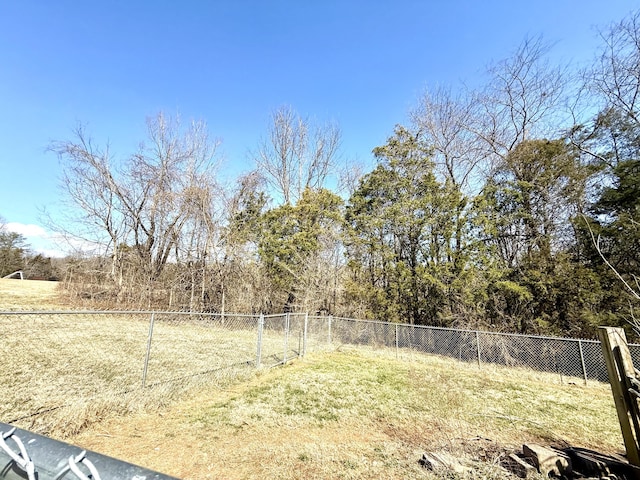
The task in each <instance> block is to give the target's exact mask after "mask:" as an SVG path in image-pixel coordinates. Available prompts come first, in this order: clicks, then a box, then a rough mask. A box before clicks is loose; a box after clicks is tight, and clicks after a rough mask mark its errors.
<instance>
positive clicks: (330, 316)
mask: <svg viewBox="0 0 640 480" xmlns="http://www.w3.org/2000/svg"><path fill="white" fill-rule="evenodd" d="M332 319H333V316H332V315H329V345H331V320H332Z"/></svg>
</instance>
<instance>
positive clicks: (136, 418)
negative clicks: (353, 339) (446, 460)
mask: <svg viewBox="0 0 640 480" xmlns="http://www.w3.org/2000/svg"><path fill="white" fill-rule="evenodd" d="M73 441H74V442H76V443H78V444H80V445H82V446H84V447H86V448H90V449H95V450H98V451H101V452H104V453H106V454H109V455H113V456H116V457H120V458H125V459H127V460H129V461H131V462H134V463H139V464H142V465H144V466H147V467H149V468H153V469H157V470H160V471H163V472H166V473H169V474H172V475H175V476H178V477H183V478H193V479H196V478H200V479H202V478H211V479H213V478H227V479H241V478H274V479H309V478H311V479H313V478H317V479H321V478H344V479H365V478H367V479H369V478H370V479H374V478H407V479H414V478H415V479H431V478H442V476H439V475H436V474H432V473H430V472H428V471H426V470H425V469H423V468H422V467H421V466H419V465H418V460H419V459H420V457H421V455H422V453H423V452H425V451H431V452H446V453H450V454H453V455H455V456H456V457H458V458H461V459H462V460H463V462H464V463H465V464H466V465H468V466H469V468H470V471H469V472H467V473H466V474H459V475H452V476H450V477H448V478H495V479H498V478H504V476H505V472H504V471H503V470H501V469H500V468H499V466H498V465H499V464H500V461H501V460H502V459H503V458H504V457H505V455H506V454H507V453H509V452H510V451H513V449H518V448H521V446H522V443H524V442H531V441H535V442H541V443H543V444H546V445H558V446H568V445H573V446H580V447H587V448H592V449H597V450H600V451H602V452H615V451H620V450H621V449H622V444H621V436H620V433H619V427H618V424H617V418H616V414H615V410H614V407H613V402H612V399H611V393H610V390H609V387H608V386H607V385H601V384H594V385H590V386H586V387H585V386H584V385H581V384H565V385H564V386H562V385H559V384H558V383H557V380H556V379H551V378H550V379H549V381H544V379H541V377H540V375H539V374H537V375H536V376H533V375H531V374H529V373H527V372H526V371H517V370H510V369H503V368H496V369H486V368H485V369H482V370H480V369H478V368H477V366H473V365H469V364H464V363H458V362H455V361H451V360H448V359H441V358H436V357H426V356H424V357H422V356H415V357H414V358H413V361H411V362H407V361H404V360H397V359H396V358H395V357H394V356H391V355H388V354H385V353H384V352H372V351H362V350H356V349H346V350H343V351H341V352H334V353H330V354H318V355H312V356H308V357H307V358H306V359H305V360H304V361H296V362H294V363H293V364H291V365H288V366H286V367H283V368H278V369H275V370H269V371H265V372H263V373H262V374H260V375H258V376H256V377H255V378H253V379H252V380H250V381H247V382H245V383H242V384H239V385H236V386H233V387H230V388H227V389H208V388H202V389H200V390H198V391H197V392H194V393H193V394H192V395H190V397H189V398H188V399H182V400H179V401H176V402H174V403H172V404H171V405H170V406H168V407H166V408H164V409H162V410H161V411H158V412H154V413H152V414H149V413H144V412H142V413H139V414H134V415H130V416H127V417H126V418H111V419H108V420H106V421H104V422H101V423H98V424H95V425H94V426H92V427H91V428H90V429H87V430H85V431H84V432H82V433H81V434H79V435H78V436H76V437H74V438H73Z"/></svg>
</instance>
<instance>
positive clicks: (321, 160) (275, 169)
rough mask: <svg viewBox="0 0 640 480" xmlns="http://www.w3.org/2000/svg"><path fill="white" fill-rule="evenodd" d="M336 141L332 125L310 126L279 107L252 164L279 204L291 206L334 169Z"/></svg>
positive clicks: (321, 183)
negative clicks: (279, 200) (280, 201)
mask: <svg viewBox="0 0 640 480" xmlns="http://www.w3.org/2000/svg"><path fill="white" fill-rule="evenodd" d="M340 141H341V133H340V129H339V128H338V127H337V126H336V125H334V124H325V125H313V124H311V122H310V121H309V119H307V118H302V117H301V116H300V115H298V114H297V113H296V112H295V111H294V110H293V109H292V108H291V107H281V108H279V109H278V110H276V111H275V112H273V114H272V115H271V124H270V126H269V131H268V135H267V137H266V138H263V139H262V140H260V142H259V145H258V149H257V152H256V153H255V154H254V156H255V161H256V163H257V166H258V171H259V172H261V174H262V175H263V176H264V178H265V181H266V182H267V184H268V185H269V186H270V187H271V188H272V189H273V191H274V193H275V194H276V195H277V196H278V197H279V198H280V199H281V200H282V203H283V204H295V203H296V202H297V201H298V199H300V197H301V196H302V192H304V191H305V189H307V188H311V189H317V188H320V187H322V186H323V185H324V183H325V181H326V180H327V178H328V176H329V175H330V174H331V172H332V168H333V167H334V166H335V165H334V164H335V161H336V157H337V154H338V149H339V147H340Z"/></svg>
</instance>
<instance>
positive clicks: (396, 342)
mask: <svg viewBox="0 0 640 480" xmlns="http://www.w3.org/2000/svg"><path fill="white" fill-rule="evenodd" d="M396 358H398V324H397V323H396Z"/></svg>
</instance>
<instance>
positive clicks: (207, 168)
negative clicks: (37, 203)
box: [52, 13, 640, 337]
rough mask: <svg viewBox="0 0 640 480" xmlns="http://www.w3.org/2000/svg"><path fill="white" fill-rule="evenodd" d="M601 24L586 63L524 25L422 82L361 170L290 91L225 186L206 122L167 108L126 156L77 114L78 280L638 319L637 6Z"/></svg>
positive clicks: (63, 151)
mask: <svg viewBox="0 0 640 480" xmlns="http://www.w3.org/2000/svg"><path fill="white" fill-rule="evenodd" d="M601 40H602V45H601V49H600V51H599V52H594V53H595V54H596V57H595V60H594V62H593V64H592V65H591V66H590V67H589V68H585V69H583V70H581V71H579V72H574V71H571V70H569V69H568V68H565V67H562V66H560V67H556V66H553V65H552V64H551V63H550V62H549V60H548V58H549V55H548V54H549V48H548V47H547V45H546V44H545V43H544V42H543V41H542V39H533V40H531V39H529V40H526V41H525V42H523V43H522V45H521V46H520V47H519V48H518V49H517V50H516V51H515V52H514V53H513V55H512V56H511V57H509V58H507V59H505V60H503V61H500V62H497V63H495V64H493V65H492V66H490V68H489V69H488V76H489V80H488V81H487V82H486V86H485V87H483V88H479V89H477V90H473V91H469V90H465V89H462V88H461V89H459V90H454V89H452V88H450V89H443V88H440V89H435V90H431V91H428V92H426V93H425V94H424V95H423V96H422V98H420V99H419V101H418V102H417V106H416V107H415V109H414V110H413V112H412V113H411V116H410V119H409V121H408V122H407V124H406V125H398V126H396V128H395V130H394V131H393V133H392V135H391V136H390V138H389V139H388V141H387V143H386V144H385V145H381V146H379V147H376V148H375V149H374V150H373V154H374V157H375V161H376V164H375V167H374V169H373V170H372V171H370V172H368V173H366V174H364V175H357V173H356V172H358V168H357V167H356V166H354V165H350V164H349V161H348V159H344V158H342V157H341V155H340V141H341V133H340V130H339V128H338V127H337V126H336V125H334V124H325V125H322V124H316V123H314V122H313V121H312V120H310V119H309V118H305V117H302V116H300V115H299V114H298V113H296V112H295V111H294V110H293V109H292V108H290V107H283V108H280V109H279V110H276V111H275V112H274V113H273V115H272V117H271V124H270V125H269V127H268V130H267V134H266V135H265V137H264V138H263V139H261V140H260V141H259V142H258V143H257V148H256V149H255V151H254V152H253V157H254V160H255V165H256V169H255V170H254V171H253V172H250V173H248V174H246V175H244V176H242V177H241V178H239V179H238V180H237V182H236V184H235V185H233V186H231V187H229V186H223V185H220V184H219V182H218V180H217V175H216V169H215V167H216V164H217V157H216V148H215V147H216V143H215V142H212V141H211V140H210V139H209V137H208V134H207V131H206V128H205V126H204V125H203V124H202V123H192V124H191V125H188V126H186V127H184V126H183V125H181V124H180V122H179V121H178V119H175V118H168V117H166V116H164V115H159V116H158V117H156V118H154V119H151V120H149V122H148V139H147V141H146V143H144V144H143V145H142V146H141V147H140V150H139V151H137V152H135V153H133V154H132V155H130V156H129V157H128V158H126V159H115V158H113V157H112V155H111V153H110V152H109V151H108V149H107V148H104V149H101V148H98V147H96V146H95V145H94V143H93V142H92V140H91V139H90V137H89V136H88V135H87V133H86V132H85V131H84V130H83V129H78V130H77V132H76V136H75V138H74V139H73V140H71V141H63V142H59V143H56V144H54V145H53V146H52V149H53V150H54V151H55V152H57V153H58V155H59V156H60V159H61V161H62V165H63V168H64V172H65V173H64V179H63V180H64V182H63V185H65V188H66V190H65V194H66V198H67V199H68V200H69V206H70V210H69V213H70V220H69V221H67V222H63V223H64V224H65V227H66V229H67V230H68V231H69V232H74V233H75V235H77V236H78V235H80V236H82V238H83V240H84V241H85V244H91V245H93V246H94V247H95V250H94V251H93V252H92V253H91V254H90V255H85V257H82V258H80V257H79V258H78V259H76V261H75V263H73V262H72V263H70V264H69V265H70V267H69V268H68V270H67V276H66V279H67V286H68V287H69V290H70V291H71V292H75V293H77V294H78V295H79V296H84V297H87V296H88V297H93V298H95V299H102V300H104V301H105V302H110V301H111V302H112V301H117V302H119V303H120V304H123V303H124V304H129V305H132V306H133V305H138V306H140V305H142V306H159V305H161V306H171V307H174V308H189V309H194V310H215V311H220V310H226V311H232V310H233V311H238V312H258V311H260V312H276V311H278V312H280V311H312V312H316V311H326V312H330V313H333V314H340V315H354V316H359V317H369V318H379V319H385V320H392V321H398V322H408V323H414V324H429V325H440V326H473V327H478V328H494V329H496V330H504V331H517V332H522V333H551V334H570V335H576V336H585V337H587V336H593V335H594V331H595V328H596V326H597V325H600V324H615V325H624V326H627V327H629V326H632V325H636V320H637V315H636V310H637V308H638V307H639V306H640V304H639V300H640V298H639V294H638V292H639V291H640V285H639V282H638V277H637V275H638V272H639V270H638V266H639V262H640V156H639V155H638V154H639V153H640V109H639V102H640V75H639V74H638V72H640V14H639V13H635V14H631V15H630V16H628V17H627V18H625V19H623V20H622V21H621V22H620V23H618V24H615V25H611V26H609V27H607V28H606V29H605V30H603V31H602V32H601ZM71 220H73V221H74V222H75V223H71Z"/></svg>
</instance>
